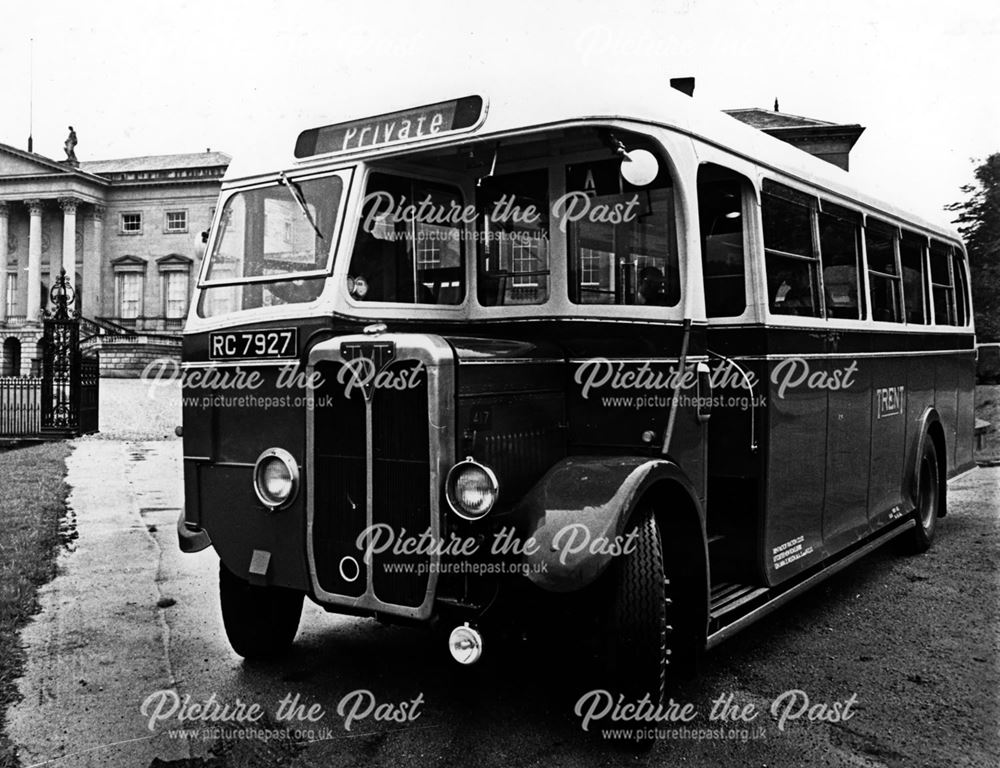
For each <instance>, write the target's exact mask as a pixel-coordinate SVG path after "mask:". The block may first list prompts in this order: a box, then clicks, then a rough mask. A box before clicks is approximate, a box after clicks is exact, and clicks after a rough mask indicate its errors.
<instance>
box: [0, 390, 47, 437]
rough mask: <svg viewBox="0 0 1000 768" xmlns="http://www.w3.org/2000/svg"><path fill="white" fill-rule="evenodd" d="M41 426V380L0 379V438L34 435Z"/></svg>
mask: <svg viewBox="0 0 1000 768" xmlns="http://www.w3.org/2000/svg"><path fill="white" fill-rule="evenodd" d="M41 426H42V380H41V379H40V378H35V377H29V376H2V377H0V436H3V437H23V436H25V435H36V434H38V433H39V432H40V431H41Z"/></svg>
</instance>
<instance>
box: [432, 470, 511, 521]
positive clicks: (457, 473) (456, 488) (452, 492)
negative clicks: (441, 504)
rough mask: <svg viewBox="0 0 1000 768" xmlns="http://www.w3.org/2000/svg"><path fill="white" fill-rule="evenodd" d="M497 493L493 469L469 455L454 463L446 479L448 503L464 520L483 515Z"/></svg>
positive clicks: (498, 490) (493, 502)
mask: <svg viewBox="0 0 1000 768" xmlns="http://www.w3.org/2000/svg"><path fill="white" fill-rule="evenodd" d="M499 493H500V487H499V485H498V484H497V476H496V475H495V474H493V470H492V469H490V468H489V467H486V466H483V465H482V464H480V463H479V462H477V461H473V460H472V458H471V457H470V458H467V459H466V460H465V461H460V462H458V464H456V465H455V466H453V467H452V468H451V470H450V471H449V472H448V478H447V480H445V498H446V499H447V501H448V506H449V507H451V509H452V511H453V512H454V513H455V514H456V515H458V516H459V517H461V518H463V519H465V520H478V519H480V518H481V517H483V516H484V515H486V514H487V513H488V512H489V511H490V510H491V509H493V505H494V504H496V501H497V496H498V495H499Z"/></svg>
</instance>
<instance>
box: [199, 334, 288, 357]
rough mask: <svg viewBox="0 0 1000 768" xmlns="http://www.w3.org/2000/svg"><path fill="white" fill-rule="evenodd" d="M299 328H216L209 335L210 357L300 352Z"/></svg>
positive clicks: (259, 355) (277, 354)
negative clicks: (219, 329)
mask: <svg viewBox="0 0 1000 768" xmlns="http://www.w3.org/2000/svg"><path fill="white" fill-rule="evenodd" d="M298 349H299V331H298V328H274V329H271V330H267V331H216V332H213V333H210V334H209V335H208V357H209V359H210V360H232V359H247V358H249V359H253V360H257V359H264V360H272V359H277V360H280V359H286V358H295V357H297V356H298Z"/></svg>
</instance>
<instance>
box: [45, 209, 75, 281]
mask: <svg viewBox="0 0 1000 768" xmlns="http://www.w3.org/2000/svg"><path fill="white" fill-rule="evenodd" d="M78 204H79V201H77V200H75V199H73V198H72V197H60V198H59V205H60V206H61V207H62V212H63V243H62V268H63V269H65V270H66V279H67V280H68V281H69V284H70V285H72V286H73V288H74V289H76V288H78V287H79V286H76V285H74V283H75V282H76V206H77V205H78ZM50 271H51V272H52V282H53V283H54V282H55V278H56V276H57V275H58V272H56V269H55V264H53V265H52V269H51V270H50Z"/></svg>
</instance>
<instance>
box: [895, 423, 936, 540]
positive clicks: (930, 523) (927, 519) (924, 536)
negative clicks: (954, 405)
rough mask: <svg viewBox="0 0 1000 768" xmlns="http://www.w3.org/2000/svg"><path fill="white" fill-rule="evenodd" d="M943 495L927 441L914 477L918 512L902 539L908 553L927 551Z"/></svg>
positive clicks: (931, 443)
mask: <svg viewBox="0 0 1000 768" xmlns="http://www.w3.org/2000/svg"><path fill="white" fill-rule="evenodd" d="M942 492H943V489H942V488H941V468H940V466H939V463H938V453H937V447H936V446H935V445H934V441H933V440H931V439H930V438H929V437H928V438H927V439H926V440H925V441H924V445H923V447H922V448H921V453H920V468H919V470H918V476H917V508H916V510H915V511H914V513H913V514H914V517H915V518H916V521H917V525H916V527H914V528H913V529H912V530H911V531H910V532H909V533H908V534H905V535H904V536H903V544H904V547H905V548H906V550H907V551H908V552H910V553H912V554H920V553H922V552H926V551H927V550H928V549H930V546H931V542H932V541H933V540H934V531H935V530H936V529H937V519H938V516H939V507H940V506H941V494H942Z"/></svg>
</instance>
